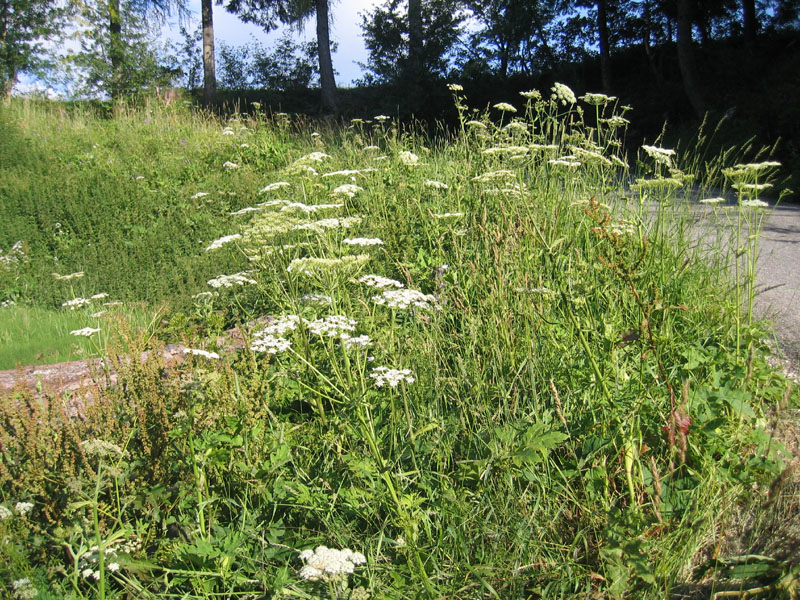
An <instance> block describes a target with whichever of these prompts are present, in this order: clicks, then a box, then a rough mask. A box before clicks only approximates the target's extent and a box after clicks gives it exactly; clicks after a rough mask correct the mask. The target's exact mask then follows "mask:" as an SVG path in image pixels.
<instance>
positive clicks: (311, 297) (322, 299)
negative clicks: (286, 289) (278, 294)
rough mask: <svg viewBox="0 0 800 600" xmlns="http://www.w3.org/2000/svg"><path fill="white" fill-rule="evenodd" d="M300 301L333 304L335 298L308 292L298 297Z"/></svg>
mask: <svg viewBox="0 0 800 600" xmlns="http://www.w3.org/2000/svg"><path fill="white" fill-rule="evenodd" d="M297 301H298V302H308V303H309V304H333V298H331V297H330V296H326V295H325V294H306V295H305V296H300V297H299V298H298V299H297Z"/></svg>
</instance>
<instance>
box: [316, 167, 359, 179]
mask: <svg viewBox="0 0 800 600" xmlns="http://www.w3.org/2000/svg"><path fill="white" fill-rule="evenodd" d="M360 174H361V171H360V170H359V169H344V170H342V171H331V172H330V173H323V174H322V177H323V178H325V177H353V176H354V175H360Z"/></svg>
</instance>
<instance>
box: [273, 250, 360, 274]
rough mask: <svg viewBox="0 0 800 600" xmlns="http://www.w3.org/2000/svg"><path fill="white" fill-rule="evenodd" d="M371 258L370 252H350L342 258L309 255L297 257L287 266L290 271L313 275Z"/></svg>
mask: <svg viewBox="0 0 800 600" xmlns="http://www.w3.org/2000/svg"><path fill="white" fill-rule="evenodd" d="M368 260H369V254H348V255H346V256H342V257H341V258H317V257H315V256H308V257H305V258H295V259H292V262H290V263H289V266H288V267H286V271H288V272H289V273H294V272H297V273H302V274H303V275H313V274H314V272H315V271H319V270H320V269H334V268H337V267H347V266H358V265H362V264H364V263H365V262H367V261H368Z"/></svg>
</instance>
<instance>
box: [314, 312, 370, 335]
mask: <svg viewBox="0 0 800 600" xmlns="http://www.w3.org/2000/svg"><path fill="white" fill-rule="evenodd" d="M356 325H358V321H355V320H353V319H349V318H347V317H345V316H343V315H330V316H328V317H324V318H322V319H317V320H316V321H311V322H310V323H309V324H308V330H309V331H310V332H311V333H313V334H316V335H321V336H325V337H338V338H341V339H347V338H349V337H350V333H349V332H351V331H355V329H356Z"/></svg>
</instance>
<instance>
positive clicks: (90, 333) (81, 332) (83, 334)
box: [69, 327, 100, 337]
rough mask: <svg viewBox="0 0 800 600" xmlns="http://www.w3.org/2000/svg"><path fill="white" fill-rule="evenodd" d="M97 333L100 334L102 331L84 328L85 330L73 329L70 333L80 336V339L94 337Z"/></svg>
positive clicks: (94, 328)
mask: <svg viewBox="0 0 800 600" xmlns="http://www.w3.org/2000/svg"><path fill="white" fill-rule="evenodd" d="M95 333H100V330H99V329H97V328H96V327H84V328H83V329H73V330H72V331H70V332H69V334H70V335H75V336H80V337H92V336H93V335H94V334H95Z"/></svg>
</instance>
